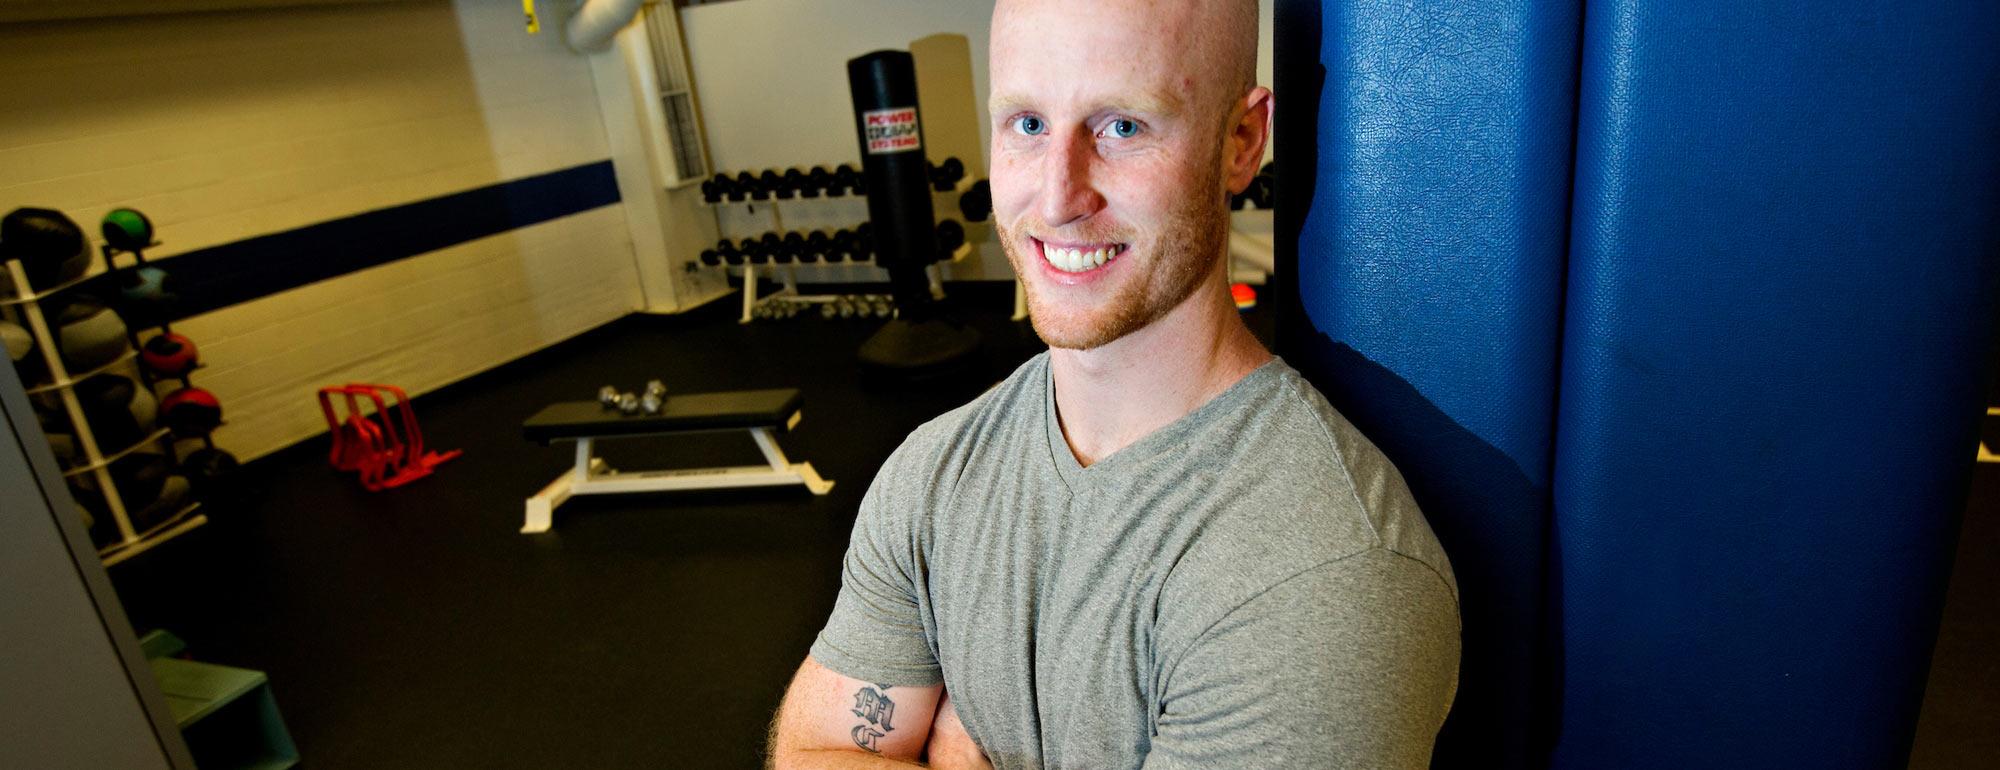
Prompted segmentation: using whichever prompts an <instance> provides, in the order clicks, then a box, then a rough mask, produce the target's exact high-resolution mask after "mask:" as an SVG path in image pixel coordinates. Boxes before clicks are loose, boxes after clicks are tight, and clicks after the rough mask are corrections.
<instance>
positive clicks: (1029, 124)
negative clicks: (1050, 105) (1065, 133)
mask: <svg viewBox="0 0 2000 770" xmlns="http://www.w3.org/2000/svg"><path fill="white" fill-rule="evenodd" d="M1014 125H1015V126H1016V127H1017V128H1019V129H1020V131H1021V133H1023V134H1027V135H1029V136H1035V135H1037V134H1040V133H1042V132H1043V131H1044V130H1047V129H1048V124H1046V123H1043V122H1042V119H1041V118H1038V117H1035V116H1033V115H1022V116H1021V117H1018V118H1015V119H1014Z"/></svg>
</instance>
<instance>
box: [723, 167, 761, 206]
mask: <svg viewBox="0 0 2000 770" xmlns="http://www.w3.org/2000/svg"><path fill="white" fill-rule="evenodd" d="M768 196H769V193H766V192H764V186H763V185H760V184H758V183H757V177H754V176H751V175H750V172H748V171H744V172H741V173H738V174H737V175H736V189H734V190H731V191H730V192H729V199H730V200H732V201H740V200H743V199H744V198H746V197H748V198H750V199H751V200H760V201H761V200H763V199H765V198H766V197H768Z"/></svg>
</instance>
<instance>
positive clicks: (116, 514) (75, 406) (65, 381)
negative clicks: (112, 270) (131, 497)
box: [0, 246, 208, 567]
mask: <svg viewBox="0 0 2000 770" xmlns="http://www.w3.org/2000/svg"><path fill="white" fill-rule="evenodd" d="M106 249H107V250H108V249H109V247H108V246H107V247H106ZM106 261H107V263H108V262H109V261H110V256H109V255H108V254H107V256H106ZM6 266H7V271H8V275H9V277H11V278H12V279H13V281H14V287H15V295H14V296H12V297H8V298H5V299H0V306H4V307H6V308H7V309H8V311H9V315H11V316H14V317H16V318H18V319H20V320H22V321H25V322H26V323H25V324H23V325H25V326H27V327H28V331H29V332H30V333H31V334H33V335H34V339H35V347H36V348H37V349H38V351H39V352H40V353H41V356H42V361H43V363H44V364H45V365H47V367H48V372H49V376H50V380H49V382H47V383H45V384H41V385H37V386H35V387H32V388H29V389H28V392H29V393H37V394H42V393H55V394H56V395H57V397H58V399H59V400H60V401H61V402H62V406H63V411H64V412H65V413H67V414H68V416H69V421H70V429H71V430H72V431H74V433H75V435H76V444H77V448H78V449H80V450H82V454H83V460H84V462H83V463H82V464H81V465H76V466H73V467H70V468H65V469H63V476H64V477H65V478H76V477H79V476H86V475H87V476H89V477H91V478H92V480H94V481H96V482H97V488H98V490H100V492H101V493H102V494H103V496H104V504H105V507H106V508H107V509H109V511H110V512H111V519H112V523H113V524H115V525H116V526H117V531H118V540H117V541H116V542H113V543H111V544H109V545H105V546H103V547H101V548H99V549H98V551H97V555H98V558H99V559H101V560H102V561H103V562H104V566H107V567H109V566H111V565H113V564H117V563H119V562H121V561H124V560H126V559H130V558H132V557H134V556H137V555H139V554H140V553H143V552H145V551H147V550H149V549H151V548H152V547H153V546H156V545H159V544H161V543H164V542H166V541H168V540H172V539H173V538H175V537H179V536H180V535H182V534H185V533H187V532H189V531H191V530H193V529H195V528H196V527H199V526H201V525H203V524H206V523H208V517H207V516H205V515H203V514H201V513H200V508H201V502H200V501H192V502H189V503H188V504H187V505H184V506H182V507H181V508H180V509H179V510H176V511H175V512H174V513H173V514H172V515H170V516H167V517H166V518H165V519H162V520H161V521H160V522H159V523H157V524H154V525H152V526H150V527H148V528H147V529H145V530H143V531H140V530H136V529H134V528H133V525H132V512H131V511H129V510H128V509H127V508H126V506H125V500H124V496H123V493H121V492H120V491H119V489H118V485H117V484H116V483H114V482H113V481H112V478H111V464H112V463H114V462H117V461H118V460H119V459H121V458H124V457H126V456H127V455H130V454H132V453H133V452H136V451H138V450H140V449H143V448H145V447H147V446H155V445H158V444H160V443H161V442H162V441H164V440H165V439H167V438H168V437H169V436H171V435H172V434H171V432H170V431H168V430H167V429H166V428H158V429H156V430H154V431H152V432H151V433H150V434H148V435H146V436H145V437H143V438H141V439H139V440H138V441H137V442H136V443H133V444H132V445H131V446H127V447H124V448H122V449H118V450H115V451H112V452H110V453H108V454H107V453H105V451H104V447H100V446H98V444H97V436H96V434H95V433H93V432H92V431H91V428H90V421H89V420H88V419H87V418H86V417H85V416H84V411H83V402H82V401H81V400H79V399H78V398H77V397H76V392H75V390H76V386H77V384H78V383H81V382H83V381H84V380H87V379H89V378H90V377H91V376H94V375H97V374H102V373H105V372H108V371H111V370H114V369H116V368H118V367H119V366H120V365H121V364H124V363H126V362H129V361H132V360H133V359H134V358H136V357H137V356H138V350H139V346H138V345H137V344H133V345H131V346H130V349H129V350H127V351H126V352H125V353H124V354H123V355H121V356H119V358H118V359H117V360H116V361H113V362H111V363H109V364H106V365H104V366H100V367H97V368H95V369H92V370H90V371H88V372H82V373H78V374H76V375H71V374H70V373H69V370H68V369H67V368H66V367H65V365H64V364H63V360H62V355H61V353H60V352H59V351H58V347H57V343H56V336H55V335H54V334H53V333H51V332H50V329H49V322H48V319H47V318H46V317H45V316H44V315H43V313H42V307H41V301H42V300H45V299H48V298H50V297H54V296H57V295H59V294H61V293H62V292H64V291H67V290H68V289H70V288H72V287H74V286H76V285H78V284H81V283H83V282H85V281H88V280H91V279H93V278H97V277H98V276H97V275H96V274H89V275H84V276H80V277H78V278H76V279H73V280H70V281H65V282H63V283H61V284H58V285H56V286H52V287H49V288H47V289H43V290H41V291H36V290H35V289H34V287H33V285H32V284H30V283H29V282H28V273H27V270H25V269H24V268H23V267H22V266H21V262H20V261H19V260H9V261H8V262H7V263H6ZM126 336H127V341H128V342H131V341H132V338H133V337H136V333H135V332H133V331H131V329H129V328H128V329H127V330H126ZM137 368H138V369H139V370H140V382H142V383H144V384H145V386H146V387H148V388H150V387H152V381H151V379H150V378H149V377H147V375H146V373H145V371H144V367H137ZM167 447H168V452H169V454H170V455H172V453H173V445H172V442H167ZM175 459H176V460H178V459H179V458H178V457H175Z"/></svg>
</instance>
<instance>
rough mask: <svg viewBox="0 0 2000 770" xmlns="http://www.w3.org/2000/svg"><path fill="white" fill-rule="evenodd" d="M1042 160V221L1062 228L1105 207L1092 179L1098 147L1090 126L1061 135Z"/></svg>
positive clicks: (1053, 142)
mask: <svg viewBox="0 0 2000 770" xmlns="http://www.w3.org/2000/svg"><path fill="white" fill-rule="evenodd" d="M1052 139H1053V141H1051V142H1050V143H1049V152H1048V155H1047V156H1045V157H1044V158H1043V159H1042V221H1043V222H1046V223H1048V224H1049V225H1050V226H1052V227H1060V226H1063V225H1066V224H1069V223H1071V222H1075V221H1077V220H1080V219H1084V218H1086V217H1089V216H1090V215H1092V214H1095V213H1097V212H1098V210H1100V209H1102V208H1104V196H1102V195H1099V194H1098V193H1097V188H1096V187H1095V186H1094V185H1093V184H1092V180H1091V165H1090V164H1091V162H1092V161H1093V160H1094V159H1095V158H1096V156H1097V147H1096V144H1095V143H1094V142H1092V141H1091V136H1090V132H1089V131H1088V130H1086V129H1081V128H1079V129H1075V130H1071V131H1066V132H1063V133H1061V134H1057V135H1056V136H1054V137H1052Z"/></svg>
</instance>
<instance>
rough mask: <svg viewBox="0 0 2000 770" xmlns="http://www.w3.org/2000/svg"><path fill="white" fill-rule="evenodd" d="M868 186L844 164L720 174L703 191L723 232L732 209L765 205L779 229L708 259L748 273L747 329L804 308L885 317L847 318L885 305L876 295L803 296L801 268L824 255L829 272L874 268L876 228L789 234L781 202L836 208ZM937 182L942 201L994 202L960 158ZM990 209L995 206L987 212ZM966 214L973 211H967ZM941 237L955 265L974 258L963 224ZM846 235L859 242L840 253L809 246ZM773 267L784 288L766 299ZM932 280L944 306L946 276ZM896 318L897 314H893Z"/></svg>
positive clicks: (943, 167) (727, 242) (948, 227)
mask: <svg viewBox="0 0 2000 770" xmlns="http://www.w3.org/2000/svg"><path fill="white" fill-rule="evenodd" d="M863 178H864V177H863V176H862V175H861V173H860V172H859V171H858V170H856V169H855V168H854V167H853V166H852V165H849V164H841V165H840V166H838V167H837V168H836V169H834V170H828V169H827V167H826V166H814V167H813V168H812V169H811V170H809V171H808V170H802V169H798V168H792V169H788V170H786V171H784V172H782V173H781V172H779V171H777V170H775V169H767V170H765V171H763V172H761V173H758V174H752V173H751V172H748V171H741V172H737V173H734V174H730V173H718V174H716V175H715V176H714V177H712V178H710V179H708V180H707V181H704V182H702V183H701V191H702V199H703V201H704V202H705V203H707V204H708V206H709V210H710V213H711V214H713V215H714V216H715V224H716V230H717V231H718V232H723V231H727V230H729V229H730V228H728V227H726V226H725V225H724V222H723V218H722V211H723V209H724V208H727V207H732V206H736V205H745V206H748V207H749V210H750V212H751V213H753V214H754V213H755V212H756V207H757V205H758V204H760V203H761V204H765V209H766V210H767V211H768V212H769V215H770V222H771V229H770V230H768V231H766V232H765V233H763V234H762V235H761V236H752V237H745V238H742V239H741V240H740V241H738V240H733V239H730V238H726V237H725V238H724V239H722V241H720V242H719V243H717V247H716V248H714V249H707V250H704V251H703V252H702V253H701V256H700V263H701V264H702V265H706V266H709V267H721V268H722V269H724V270H730V269H731V268H741V271H740V272H739V273H738V275H740V276H741V278H742V282H743V313H742V316H741V317H740V318H739V319H738V322H739V323H745V324H747V323H750V322H752V321H755V320H760V319H776V318H790V317H793V316H795V315H796V314H797V313H798V311H799V310H800V309H801V308H803V307H808V306H814V305H820V306H822V307H821V308H820V315H821V316H822V317H826V318H833V317H842V318H846V317H851V316H853V315H860V316H861V317H864V318H865V317H871V316H874V315H877V314H876V313H873V312H843V311H844V310H847V309H850V308H852V309H855V310H865V309H872V308H874V307H876V306H877V305H878V304H879V303H878V302H877V299H878V298H877V297H875V296H872V295H863V296H852V295H835V294H801V293H800V292H799V286H798V275H797V271H796V270H795V269H794V266H795V264H814V263H817V262H818V261H819V257H820V255H821V254H826V255H828V256H829V258H828V259H827V264H841V263H842V261H843V259H842V258H833V256H832V255H833V254H848V255H851V256H852V259H851V260H849V261H851V262H852V263H854V264H869V263H870V262H871V258H872V256H873V253H874V246H873V244H872V242H871V241H870V239H871V237H872V236H871V235H870V233H869V230H868V228H869V225H868V223H865V222H864V223H862V224H859V225H855V226H853V227H848V228H841V229H839V230H835V231H831V232H829V231H826V230H805V231H798V230H788V229H786V227H785V220H784V214H783V212H782V211H780V210H779V206H778V203H779V201H800V202H803V201H830V200H840V199H844V198H846V197H847V196H848V195H849V194H850V193H851V194H853V195H856V196H862V195H866V194H867V191H866V189H865V188H864V186H863V182H862V180H863ZM931 182H932V190H933V191H934V192H935V193H944V194H950V195H951V196H953V197H954V198H956V199H963V198H965V197H966V196H967V193H968V192H973V193H975V197H980V199H982V200H990V199H988V198H985V197H983V194H984V191H985V189H986V182H985V180H983V179H981V180H974V179H970V178H968V177H967V176H966V174H965V167H964V164H963V163H962V162H960V161H959V160H958V159H957V158H946V159H945V161H944V162H943V163H941V164H932V165H931ZM990 205H991V204H990V203H988V204H986V207H990ZM960 208H961V209H965V208H966V207H965V206H962V205H961V206H960ZM974 208H975V209H980V210H979V211H971V210H968V211H966V216H967V218H968V219H971V220H972V221H975V222H976V221H984V219H985V218H986V217H985V213H984V211H985V209H984V208H982V207H979V206H974ZM975 214H976V216H975ZM937 230H938V238H939V245H940V247H941V249H940V251H943V252H944V253H946V254H948V255H949V256H948V257H947V259H948V260H949V261H952V262H957V261H960V260H963V259H965V258H966V257H967V256H970V255H971V254H972V247H971V245H970V244H969V243H967V241H966V237H965V236H966V233H965V226H964V225H962V224H960V223H959V222H958V221H957V220H954V219H950V218H946V219H941V220H939V221H938V223H937ZM842 234H846V235H848V236H849V237H851V238H853V239H856V240H858V241H859V242H858V243H855V244H853V245H850V246H846V247H844V248H842V249H841V250H840V251H834V252H829V251H825V250H824V247H817V248H819V250H814V249H815V247H812V246H807V245H806V244H810V243H815V242H818V241H820V240H821V239H824V240H825V241H830V242H831V241H837V240H838V239H839V236H840V235H842ZM739 244H740V245H739ZM940 261H943V260H940ZM766 267H769V268H771V274H772V275H773V277H775V278H776V279H777V280H778V281H779V282H780V283H781V284H782V286H781V288H779V289H778V290H777V291H776V292H773V293H771V294H767V295H764V296H762V297H760V296H758V293H757V283H758V280H759V279H760V278H762V277H763V276H764V274H765V271H764V268H766ZM926 275H927V276H928V277H929V278H930V285H931V294H932V296H935V297H937V298H940V299H942V298H943V297H944V281H943V274H942V273H941V272H940V271H939V269H938V268H937V267H936V266H935V265H933V266H932V268H931V269H930V270H928V271H926ZM891 312H892V313H893V308H891Z"/></svg>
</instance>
